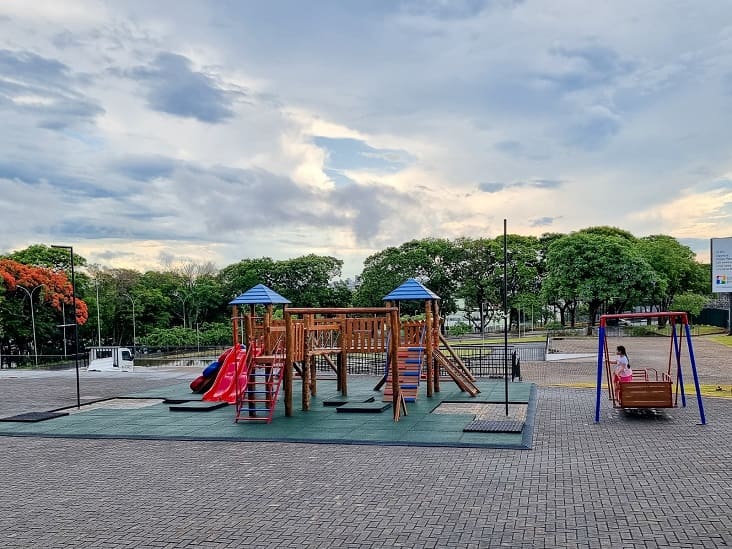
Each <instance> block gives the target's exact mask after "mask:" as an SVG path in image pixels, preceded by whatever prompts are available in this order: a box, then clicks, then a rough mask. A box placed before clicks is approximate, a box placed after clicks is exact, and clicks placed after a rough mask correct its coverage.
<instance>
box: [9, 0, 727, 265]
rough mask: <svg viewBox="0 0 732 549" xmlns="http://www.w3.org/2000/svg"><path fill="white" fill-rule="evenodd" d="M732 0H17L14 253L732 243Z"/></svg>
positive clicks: (12, 42) (342, 254) (108, 255)
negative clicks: (635, 239) (567, 237)
mask: <svg viewBox="0 0 732 549" xmlns="http://www.w3.org/2000/svg"><path fill="white" fill-rule="evenodd" d="M731 112H732V3H729V2H726V1H721V0H720V1H709V2H698V1H696V0H688V1H681V0H646V1H644V2H636V1H629V0H613V1H609V0H608V1H602V0H598V1H594V2H586V1H585V0H546V1H533V0H526V1H510V0H492V1H488V0H487V1H480V0H464V1H459V0H450V1H448V0H444V1H443V0H425V1H412V0H404V1H399V0H384V1H380V0H372V1H368V2H343V1H340V0H338V1H335V0H333V1H328V0H318V1H313V2H303V1H300V0H292V1H277V0H273V1H268V2H253V1H252V2H244V1H238V0H230V1H227V0H217V1H215V2H214V1H208V2H206V1H202V0H196V1H185V0H175V1H167V0H156V1H155V2H150V1H149V0H144V1H137V0H125V1H124V2H117V1H115V2H111V1H110V2H99V1H81V0H79V1H72V0H65V1H64V2H58V1H57V0H33V2H28V1H27V0H3V1H2V2H0V151H1V152H0V252H8V251H12V250H17V249H21V248H24V247H26V246H28V245H30V244H34V243H44V244H49V245H50V244H60V245H72V246H74V251H75V252H76V253H78V254H81V255H83V256H84V257H86V258H87V260H88V261H89V262H91V263H99V264H102V265H105V266H108V267H125V268H134V269H137V270H141V271H144V270H147V269H158V268H161V267H162V266H164V265H169V264H171V263H176V262H190V261H193V262H202V263H203V262H209V261H211V262H213V263H214V264H216V265H218V266H219V267H224V266H226V265H229V264H231V263H234V262H236V261H239V260H241V259H244V258H255V257H264V256H267V257H271V258H273V259H287V258H291V257H297V256H300V255H305V254H310V253H315V254H322V255H333V256H335V257H338V258H340V259H342V260H343V261H344V268H343V274H344V276H353V275H355V274H358V273H359V272H360V271H361V269H362V262H363V260H364V258H366V257H367V256H369V255H370V254H372V253H375V252H377V251H379V250H382V249H384V248H385V247H387V246H398V245H400V244H402V243H404V242H406V241H408V240H412V239H415V238H425V237H445V238H457V237H461V236H465V237H474V238H477V237H490V238H492V237H496V236H499V235H500V234H502V232H503V220H504V219H507V224H508V230H509V232H511V233H516V234H523V235H536V236H539V235H541V234H542V233H545V232H562V233H568V232H571V231H575V230H579V229H582V228H585V227H589V226H596V225H611V226H616V227H620V228H622V229H625V230H628V231H630V232H631V233H633V234H634V235H636V236H639V237H640V236H646V235H650V234H669V235H672V236H674V237H676V238H678V239H679V240H680V241H681V242H682V243H683V244H686V245H688V246H690V247H691V248H692V249H693V250H694V251H696V252H698V254H699V255H698V258H699V259H700V260H705V261H708V259H709V239H710V238H714V237H727V236H732V154H731V153H732V133H731V130H730V121H731V116H730V113H731Z"/></svg>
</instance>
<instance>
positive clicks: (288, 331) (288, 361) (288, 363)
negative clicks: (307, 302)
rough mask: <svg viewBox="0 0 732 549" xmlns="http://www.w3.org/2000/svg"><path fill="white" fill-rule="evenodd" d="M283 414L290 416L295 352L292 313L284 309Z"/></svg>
mask: <svg viewBox="0 0 732 549" xmlns="http://www.w3.org/2000/svg"><path fill="white" fill-rule="evenodd" d="M284 316H285V372H284V374H285V375H284V376H283V379H282V381H283V385H284V386H285V416H287V417H291V416H292V377H293V376H292V358H293V356H294V354H295V330H293V327H292V315H291V314H290V313H289V312H288V311H287V309H285V315H284Z"/></svg>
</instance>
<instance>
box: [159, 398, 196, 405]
mask: <svg viewBox="0 0 732 549" xmlns="http://www.w3.org/2000/svg"><path fill="white" fill-rule="evenodd" d="M186 402H201V398H200V397H199V398H166V399H165V400H163V404H185V403H186Z"/></svg>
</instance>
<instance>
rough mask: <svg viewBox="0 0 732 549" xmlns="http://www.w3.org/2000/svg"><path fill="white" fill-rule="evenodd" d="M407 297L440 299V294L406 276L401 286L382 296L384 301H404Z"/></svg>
mask: <svg viewBox="0 0 732 549" xmlns="http://www.w3.org/2000/svg"><path fill="white" fill-rule="evenodd" d="M408 299H440V296H438V295H437V294H436V293H435V292H433V291H432V290H430V289H428V288H426V287H425V286H424V285H423V284H422V283H421V282H419V281H418V280H416V279H414V278H408V279H407V280H405V281H404V283H403V284H402V285H401V286H399V287H398V288H396V289H395V290H392V291H391V292H390V293H389V295H387V296H386V297H384V301H406V300H408Z"/></svg>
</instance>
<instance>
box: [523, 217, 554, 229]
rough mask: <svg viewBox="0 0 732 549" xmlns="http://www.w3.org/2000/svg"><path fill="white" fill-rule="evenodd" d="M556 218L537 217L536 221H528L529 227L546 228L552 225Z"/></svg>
mask: <svg viewBox="0 0 732 549" xmlns="http://www.w3.org/2000/svg"><path fill="white" fill-rule="evenodd" d="M556 219H557V218H555V217H539V218H537V219H531V220H529V226H531V227H547V226H549V225H552V224H553V223H554V221H555V220H556Z"/></svg>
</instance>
